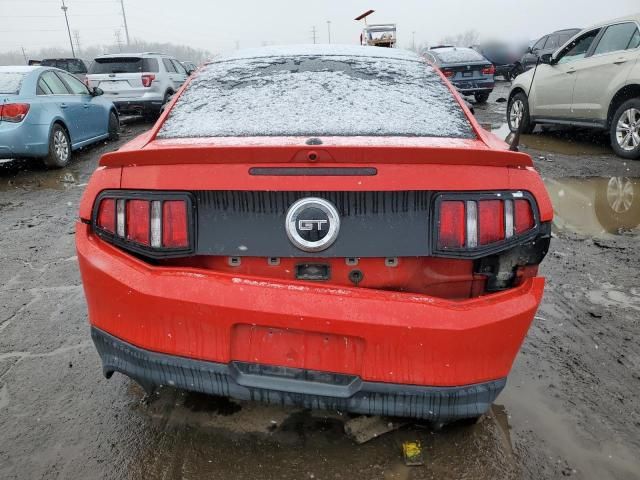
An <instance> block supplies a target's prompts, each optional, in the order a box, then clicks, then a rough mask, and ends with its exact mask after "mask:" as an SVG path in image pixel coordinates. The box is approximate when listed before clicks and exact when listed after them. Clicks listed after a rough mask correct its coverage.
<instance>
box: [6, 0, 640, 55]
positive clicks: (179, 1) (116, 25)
mask: <svg viewBox="0 0 640 480" xmlns="http://www.w3.org/2000/svg"><path fill="white" fill-rule="evenodd" d="M65 1H66V4H67V6H68V7H69V10H68V14H69V22H70V24H71V29H72V31H75V30H77V31H78V32H79V37H80V43H81V45H82V44H84V45H94V44H112V43H115V38H116V37H115V36H116V33H115V31H116V30H121V38H122V39H123V40H124V29H123V27H122V25H123V22H122V15H121V10H120V0H65ZM124 3H125V8H126V12H127V20H128V24H129V32H130V35H131V37H132V38H141V39H144V40H148V41H159V42H173V43H181V44H185V45H189V46H193V47H198V48H204V49H207V50H210V51H212V52H220V51H225V50H230V49H234V48H235V47H236V42H239V45H240V46H241V47H252V46H259V45H261V44H263V43H264V42H269V43H276V44H283V43H311V40H312V33H311V30H312V27H313V26H314V25H315V27H316V29H317V37H318V42H319V43H320V42H326V41H327V21H328V20H329V21H331V35H332V42H333V43H356V42H357V41H358V37H359V32H360V28H359V25H358V22H355V21H354V20H353V19H354V18H355V17H356V16H357V15H359V14H360V13H362V12H364V11H365V10H367V9H369V8H372V9H375V10H376V13H374V14H373V16H372V17H371V22H374V23H385V22H395V23H397V24H398V36H399V43H400V46H409V45H411V42H412V33H413V32H415V38H416V43H422V42H429V43H434V42H437V41H439V40H440V39H441V38H442V37H444V36H446V35H455V34H457V33H461V32H464V31H465V30H468V29H475V30H477V31H478V32H479V33H480V35H481V38H484V39H486V38H488V37H492V38H505V39H514V40H515V39H516V38H518V39H532V38H535V37H538V36H540V35H542V34H544V33H547V32H549V31H553V30H556V29H560V28H568V27H586V26H588V25H590V24H592V23H596V22H599V21H603V20H607V19H610V18H612V17H618V16H622V15H627V14H631V13H640V0H535V1H529V2H523V1H521V0H482V1H478V0H445V1H442V0H438V1H435V0H396V1H394V2H391V1H389V0H386V1H380V0H377V1H372V0H364V1H361V0H316V1H312V0H225V1H222V0H124ZM60 6H61V0H0V19H2V22H1V23H0V51H7V50H16V49H19V48H20V47H24V48H25V49H26V50H27V52H28V51H29V50H37V49H39V48H42V47H47V46H60V47H68V42H69V41H68V36H67V32H66V26H65V23H64V16H63V14H62V11H61V9H60Z"/></svg>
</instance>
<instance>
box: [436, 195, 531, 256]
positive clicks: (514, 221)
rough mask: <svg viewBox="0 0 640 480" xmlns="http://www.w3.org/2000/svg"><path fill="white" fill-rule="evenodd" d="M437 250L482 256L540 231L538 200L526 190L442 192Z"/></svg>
mask: <svg viewBox="0 0 640 480" xmlns="http://www.w3.org/2000/svg"><path fill="white" fill-rule="evenodd" d="M434 218H435V225H434V227H435V228H434V231H435V232H436V238H435V242H434V245H435V253H436V254H437V253H443V254H449V253H451V254H454V255H456V256H468V257H480V256H482V255H483V254H487V253H492V252H493V251H496V250H499V249H501V248H507V247H508V246H509V245H511V244H513V243H518V242H520V241H521V240H526V239H527V238H529V237H532V236H534V235H535V234H536V231H537V227H538V226H539V219H538V213H537V207H536V204H535V200H534V199H533V198H532V197H531V196H530V195H529V194H525V193H524V192H497V193H478V194H474V193H460V194H458V193H451V194H441V195H439V196H438V197H437V198H436V201H435V212H434Z"/></svg>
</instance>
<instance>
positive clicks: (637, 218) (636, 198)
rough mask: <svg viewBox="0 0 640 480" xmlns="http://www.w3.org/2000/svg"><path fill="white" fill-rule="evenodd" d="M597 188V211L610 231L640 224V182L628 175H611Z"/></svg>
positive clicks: (602, 222) (600, 220)
mask: <svg viewBox="0 0 640 480" xmlns="http://www.w3.org/2000/svg"><path fill="white" fill-rule="evenodd" d="M599 185H601V186H600V187H599V188H598V189H597V190H596V198H595V213H596V217H597V218H598V222H599V223H600V225H601V226H602V228H604V229H605V230H606V231H607V232H609V233H619V231H620V230H631V229H633V228H635V227H637V226H638V225H639V224H640V183H638V181H637V180H634V179H632V178H628V177H611V178H610V179H609V180H608V181H607V182H606V184H605V183H602V184H599Z"/></svg>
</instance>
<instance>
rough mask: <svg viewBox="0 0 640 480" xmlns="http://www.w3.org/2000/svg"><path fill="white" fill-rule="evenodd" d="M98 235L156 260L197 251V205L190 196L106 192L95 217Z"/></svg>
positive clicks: (100, 200)
mask: <svg viewBox="0 0 640 480" xmlns="http://www.w3.org/2000/svg"><path fill="white" fill-rule="evenodd" d="M93 226H94V229H95V231H96V233H97V234H98V235H99V236H100V237H102V238H104V239H105V240H107V241H110V242H111V243H114V244H117V245H120V246H122V247H124V248H126V249H128V250H133V251H137V252H139V253H143V254H146V255H148V256H152V257H163V256H171V255H176V254H180V255H183V254H188V253H190V252H191V251H192V250H193V243H194V236H193V231H194V229H193V201H192V200H191V197H190V196H189V195H188V194H174V193H166V194H165V193H159V192H154V193H149V194H147V193H145V192H117V193H111V192H105V193H103V194H101V195H100V196H99V198H98V200H97V201H96V206H95V207H94V214H93Z"/></svg>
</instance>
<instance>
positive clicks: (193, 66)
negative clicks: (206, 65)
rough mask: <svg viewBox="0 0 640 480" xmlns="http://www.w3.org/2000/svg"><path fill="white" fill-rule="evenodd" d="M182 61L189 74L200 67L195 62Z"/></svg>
mask: <svg viewBox="0 0 640 480" xmlns="http://www.w3.org/2000/svg"><path fill="white" fill-rule="evenodd" d="M181 63H182V66H183V67H184V68H185V70H186V71H187V75H191V74H192V73H193V72H195V71H196V70H197V69H198V66H197V65H196V64H195V63H193V62H181Z"/></svg>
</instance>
